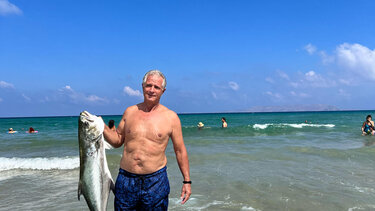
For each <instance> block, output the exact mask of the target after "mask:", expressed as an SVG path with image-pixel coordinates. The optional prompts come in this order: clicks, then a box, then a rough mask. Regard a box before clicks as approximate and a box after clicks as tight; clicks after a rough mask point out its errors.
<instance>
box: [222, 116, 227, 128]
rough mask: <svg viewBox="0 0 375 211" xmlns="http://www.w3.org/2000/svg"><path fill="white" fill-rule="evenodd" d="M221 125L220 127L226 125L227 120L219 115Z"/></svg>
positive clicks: (225, 126)
mask: <svg viewBox="0 0 375 211" xmlns="http://www.w3.org/2000/svg"><path fill="white" fill-rule="evenodd" d="M221 127H222V128H227V127H228V123H227V120H226V119H225V117H221Z"/></svg>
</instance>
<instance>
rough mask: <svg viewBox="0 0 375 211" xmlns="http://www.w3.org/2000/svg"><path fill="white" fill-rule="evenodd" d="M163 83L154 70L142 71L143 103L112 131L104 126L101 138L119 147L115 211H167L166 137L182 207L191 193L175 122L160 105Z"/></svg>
mask: <svg viewBox="0 0 375 211" xmlns="http://www.w3.org/2000/svg"><path fill="white" fill-rule="evenodd" d="M166 84H167V83H166V79H165V76H164V75H163V73H161V72H160V71H159V70H151V71H149V72H147V73H146V74H145V76H144V77H143V82H142V88H143V96H144V101H143V102H142V103H140V104H137V105H133V106H130V107H128V108H127V109H126V110H125V112H124V114H123V116H122V119H121V121H120V123H119V125H118V127H117V130H116V131H112V130H111V129H109V127H108V126H105V129H104V133H103V134H104V137H105V139H106V140H107V141H108V142H109V143H110V144H111V145H112V146H113V147H116V148H117V147H121V146H122V145H124V151H123V156H122V158H121V161H120V170H119V174H118V177H117V180H116V184H115V210H167V209H168V195H169V192H170V187H169V181H168V176H167V171H166V169H167V167H166V165H167V157H166V155H165V150H166V148H167V145H168V141H169V138H171V140H172V143H173V148H174V151H175V154H176V158H177V163H178V166H179V168H180V171H181V173H182V176H183V182H182V183H183V185H182V190H181V199H182V202H181V203H182V204H184V203H185V202H186V201H187V200H188V199H189V197H190V195H191V180H190V170H189V159H188V154H187V150H186V147H185V144H184V140H183V136H182V129H181V122H180V119H179V117H178V116H177V114H176V113H175V112H173V111H172V110H169V109H168V108H167V107H165V106H163V105H161V104H160V103H159V101H160V98H161V96H162V95H163V93H164V92H165V90H166V89H165V87H166Z"/></svg>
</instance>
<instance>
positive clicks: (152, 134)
mask: <svg viewBox="0 0 375 211" xmlns="http://www.w3.org/2000/svg"><path fill="white" fill-rule="evenodd" d="M171 132H172V128H171V124H170V122H169V121H168V119H167V118H165V117H164V118H163V117H162V116H141V115H138V116H133V117H132V118H129V119H127V120H126V124H125V136H126V137H127V139H128V138H147V139H151V140H160V141H162V140H165V139H168V138H169V136H170V134H171Z"/></svg>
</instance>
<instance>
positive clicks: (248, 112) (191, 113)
mask: <svg viewBox="0 0 375 211" xmlns="http://www.w3.org/2000/svg"><path fill="white" fill-rule="evenodd" d="M366 111H367V112H374V111H375V110H332V111H223V112H202V113H199V112H186V113H177V114H178V115H207V114H208V115H211V114H266V113H326V112H327V113H328V112H366ZM121 115H122V114H106V115H100V114H99V116H103V117H107V116H121ZM78 116H79V115H66V116H26V117H0V119H23V118H60V117H78Z"/></svg>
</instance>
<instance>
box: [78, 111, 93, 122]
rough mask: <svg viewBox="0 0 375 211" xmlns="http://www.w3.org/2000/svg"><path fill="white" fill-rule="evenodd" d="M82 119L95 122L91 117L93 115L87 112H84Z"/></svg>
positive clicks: (81, 115) (81, 114)
mask: <svg viewBox="0 0 375 211" xmlns="http://www.w3.org/2000/svg"><path fill="white" fill-rule="evenodd" d="M80 119H81V121H88V122H94V119H93V118H92V117H91V115H90V114H89V113H88V112H87V111H83V112H81V113H80Z"/></svg>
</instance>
